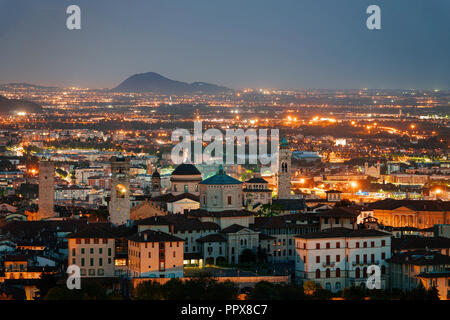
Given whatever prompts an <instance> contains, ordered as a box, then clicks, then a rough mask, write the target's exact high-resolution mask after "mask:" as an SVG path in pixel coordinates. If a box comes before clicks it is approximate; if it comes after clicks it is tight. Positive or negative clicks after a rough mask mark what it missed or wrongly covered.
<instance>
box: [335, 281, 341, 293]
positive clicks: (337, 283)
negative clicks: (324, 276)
mask: <svg viewBox="0 0 450 320" xmlns="http://www.w3.org/2000/svg"><path fill="white" fill-rule="evenodd" d="M339 290H341V283H340V282H336V291H339Z"/></svg>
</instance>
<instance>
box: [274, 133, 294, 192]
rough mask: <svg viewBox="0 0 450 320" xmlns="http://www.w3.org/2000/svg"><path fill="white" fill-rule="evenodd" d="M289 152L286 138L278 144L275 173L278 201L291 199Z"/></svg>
mask: <svg viewBox="0 0 450 320" xmlns="http://www.w3.org/2000/svg"><path fill="white" fill-rule="evenodd" d="M291 155H292V153H291V150H290V148H289V143H288V141H287V139H286V137H283V139H281V142H280V151H279V158H278V173H277V189H278V190H277V193H278V199H289V198H290V197H291Z"/></svg>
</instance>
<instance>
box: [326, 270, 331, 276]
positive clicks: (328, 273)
mask: <svg viewBox="0 0 450 320" xmlns="http://www.w3.org/2000/svg"><path fill="white" fill-rule="evenodd" d="M325 277H326V278H330V277H331V272H330V269H327V270H326V271H325Z"/></svg>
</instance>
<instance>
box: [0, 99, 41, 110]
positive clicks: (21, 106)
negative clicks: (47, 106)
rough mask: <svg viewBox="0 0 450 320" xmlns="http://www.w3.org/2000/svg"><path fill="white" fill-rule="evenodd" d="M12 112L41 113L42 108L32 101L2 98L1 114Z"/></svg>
mask: <svg viewBox="0 0 450 320" xmlns="http://www.w3.org/2000/svg"><path fill="white" fill-rule="evenodd" d="M10 112H27V113H41V112H42V106H40V105H39V104H37V103H34V102H30V101H25V100H18V99H8V98H5V97H4V96H0V113H10Z"/></svg>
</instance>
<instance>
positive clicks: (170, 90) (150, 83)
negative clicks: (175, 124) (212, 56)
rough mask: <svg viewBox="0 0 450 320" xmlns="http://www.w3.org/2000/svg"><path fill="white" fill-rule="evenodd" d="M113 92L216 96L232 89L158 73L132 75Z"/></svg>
mask: <svg viewBox="0 0 450 320" xmlns="http://www.w3.org/2000/svg"><path fill="white" fill-rule="evenodd" d="M111 91H115V92H141V93H142V92H152V93H160V94H174V95H180V94H190V93H206V94H215V93H222V92H229V91H232V89H229V88H226V87H222V86H218V85H215V84H211V83H206V82H193V83H187V82H182V81H176V80H171V79H168V78H166V77H164V76H162V75H160V74H158V73H156V72H147V73H140V74H135V75H132V76H131V77H129V78H127V79H126V80H125V81H123V82H122V83H121V84H119V85H118V86H117V87H115V88H114V89H111Z"/></svg>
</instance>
